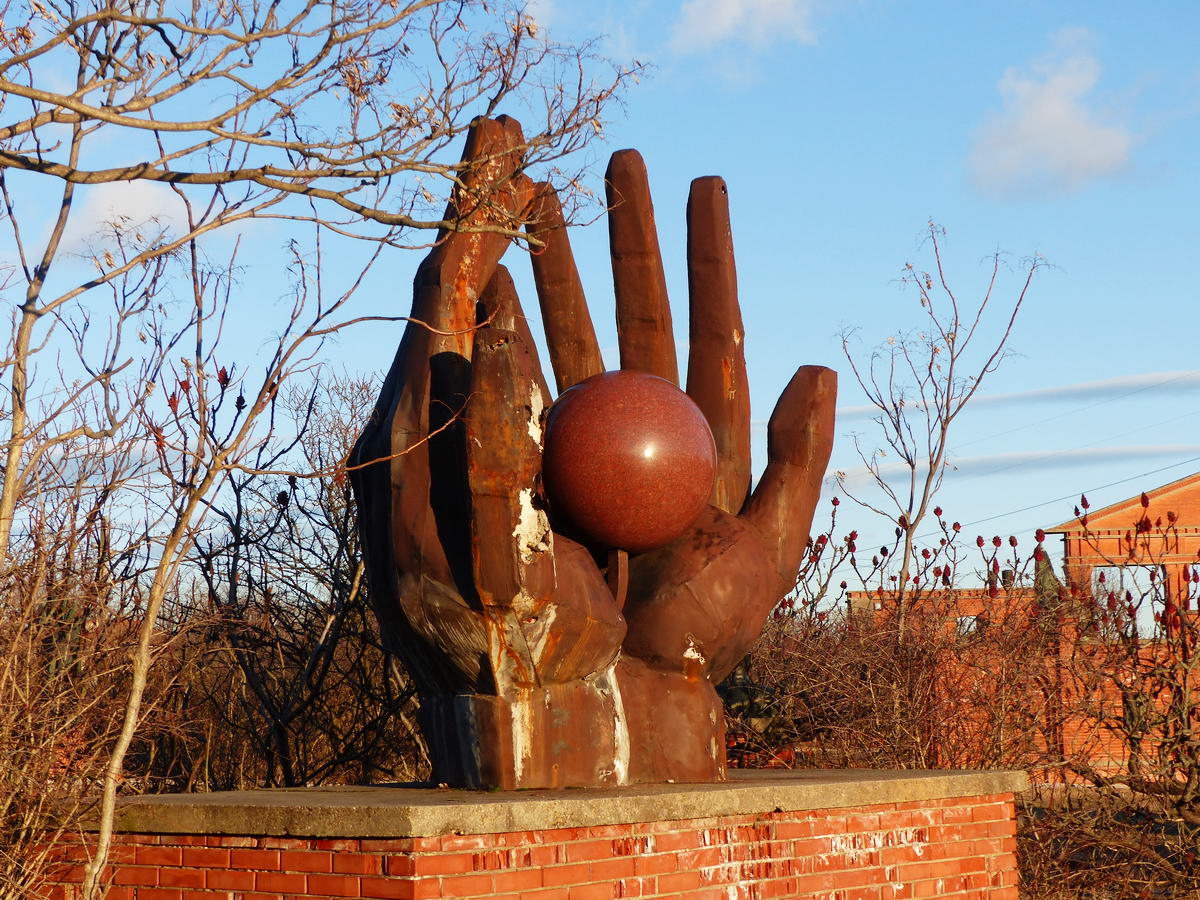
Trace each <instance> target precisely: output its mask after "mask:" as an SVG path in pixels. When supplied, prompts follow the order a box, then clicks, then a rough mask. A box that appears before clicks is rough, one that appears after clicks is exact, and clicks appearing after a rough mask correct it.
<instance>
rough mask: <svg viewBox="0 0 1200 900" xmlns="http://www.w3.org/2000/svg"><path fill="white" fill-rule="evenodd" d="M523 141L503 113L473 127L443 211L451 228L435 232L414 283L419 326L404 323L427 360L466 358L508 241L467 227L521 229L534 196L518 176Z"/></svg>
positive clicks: (528, 184) (527, 182) (516, 126)
mask: <svg viewBox="0 0 1200 900" xmlns="http://www.w3.org/2000/svg"><path fill="white" fill-rule="evenodd" d="M524 144H525V138H524V137H523V135H522V134H521V126H520V124H519V123H518V122H517V121H516V120H515V119H512V118H509V117H508V116H499V117H497V118H495V119H476V120H475V121H474V122H473V123H472V124H471V129H470V131H469V132H468V133H467V142H466V147H465V148H464V149H463V161H462V164H461V165H462V168H461V171H460V174H459V178H458V183H457V184H456V185H455V189H454V191H453V193H452V194H451V197H450V201H449V203H448V204H447V206H446V214H445V218H446V220H447V221H450V222H454V223H455V227H454V229H453V230H448V229H443V230H441V231H439V232H438V238H437V243H436V245H435V246H434V248H433V250H431V251H430V253H429V255H428V256H426V257H425V259H424V261H423V262H422V263H421V267H420V269H419V270H418V272H417V277H416V282H415V285H414V296H413V307H412V317H413V318H414V319H418V320H419V322H410V323H409V325H408V328H407V329H406V331H407V330H412V329H421V330H422V331H423V332H424V333H425V335H426V336H427V337H428V338H429V342H430V344H431V346H430V354H429V355H433V354H434V353H438V352H444V351H451V352H455V353H458V354H460V355H461V356H463V357H464V358H465V359H470V357H471V344H472V334H473V327H474V325H475V301H476V300H477V299H478V297H479V294H480V292H481V291H482V290H483V287H484V285H486V284H487V283H488V281H489V280H490V279H491V277H492V272H493V271H495V268H496V264H497V263H498V262H499V261H500V258H501V257H502V256H503V255H504V253H505V251H506V250H507V249H508V247H509V245H510V243H511V238H510V237H509V236H508V235H506V234H504V233H502V232H499V231H494V230H492V231H478V230H472V229H479V228H494V227H503V228H508V229H514V228H517V227H518V226H519V225H520V216H521V215H522V214H523V213H524V211H525V209H526V207H527V206H528V205H529V199H530V196H531V192H532V182H531V181H530V180H529V178H528V176H526V175H524V174H523V173H522V172H521V171H520V167H521V153H522V150H523V147H524ZM422 323H424V325H426V326H428V327H427V328H422Z"/></svg>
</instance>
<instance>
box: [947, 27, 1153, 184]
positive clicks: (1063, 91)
mask: <svg viewBox="0 0 1200 900" xmlns="http://www.w3.org/2000/svg"><path fill="white" fill-rule="evenodd" d="M1055 44H1056V46H1055V48H1054V50H1053V51H1052V52H1050V53H1049V54H1047V55H1046V56H1043V57H1042V58H1040V59H1038V60H1035V61H1034V62H1033V63H1031V64H1030V65H1028V66H1025V67H1022V68H1011V69H1009V70H1007V71H1006V72H1005V73H1004V77H1002V78H1001V79H1000V83H999V91H1000V96H1001V100H1002V104H1003V106H1002V109H1001V110H1000V111H998V112H995V113H992V114H991V115H990V116H989V117H988V118H987V119H986V120H985V121H984V123H983V125H982V126H980V128H979V129H978V131H977V132H976V134H975V137H974V142H973V146H972V148H971V156H970V160H969V165H970V171H971V177H972V180H973V181H974V183H975V184H976V185H977V186H978V187H979V188H981V189H982V190H984V191H986V192H988V193H990V194H993V195H997V196H1022V195H1030V194H1034V193H1038V192H1044V191H1064V190H1073V189H1077V188H1080V187H1082V186H1083V185H1085V184H1087V183H1088V182H1090V181H1093V180H1095V179H1097V178H1101V177H1103V176H1106V175H1111V174H1113V173H1115V172H1118V171H1120V170H1121V169H1123V168H1124V167H1126V166H1127V165H1128V163H1129V159H1130V154H1131V151H1132V149H1133V145H1134V142H1135V137H1134V135H1133V134H1132V132H1131V131H1130V130H1129V129H1128V128H1127V127H1126V126H1125V125H1123V124H1121V123H1119V122H1117V121H1115V120H1113V119H1112V117H1111V116H1107V115H1105V113H1104V111H1103V110H1102V108H1101V107H1100V105H1099V103H1098V102H1097V101H1096V99H1095V97H1094V96H1093V91H1094V89H1095V87H1096V85H1097V83H1098V82H1099V80H1100V72H1101V66H1100V62H1099V60H1097V59H1096V57H1095V56H1094V55H1093V54H1092V53H1091V52H1090V50H1089V49H1088V46H1087V44H1088V32H1087V31H1086V30H1084V29H1078V28H1076V29H1067V30H1064V31H1062V32H1059V33H1058V34H1057V35H1056V36H1055Z"/></svg>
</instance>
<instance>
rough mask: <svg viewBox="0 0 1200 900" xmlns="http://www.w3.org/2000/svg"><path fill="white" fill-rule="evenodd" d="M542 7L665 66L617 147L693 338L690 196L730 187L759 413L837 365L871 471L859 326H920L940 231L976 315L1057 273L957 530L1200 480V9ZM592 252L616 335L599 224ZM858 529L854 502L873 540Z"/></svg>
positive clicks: (598, 300) (594, 292)
mask: <svg viewBox="0 0 1200 900" xmlns="http://www.w3.org/2000/svg"><path fill="white" fill-rule="evenodd" d="M534 13H535V15H537V16H539V18H540V19H541V21H542V22H543V23H544V24H545V25H547V26H548V27H549V29H550V31H551V33H552V34H555V35H562V36H563V37H573V38H577V37H581V36H583V35H585V34H588V33H593V32H597V31H600V32H603V33H605V34H606V35H607V37H606V39H605V40H606V44H605V49H606V51H607V52H608V53H610V54H612V55H614V56H617V57H622V58H627V57H636V58H638V59H643V60H646V61H649V62H651V63H653V64H654V65H655V67H656V68H655V71H654V72H653V73H652V75H651V76H650V77H649V78H648V79H646V80H645V81H644V83H643V84H642V85H641V86H639V87H638V88H637V89H635V90H633V91H632V92H631V93H630V94H629V96H628V98H627V104H626V113H627V114H626V115H625V116H624V117H623V118H621V117H619V118H618V119H617V120H616V121H613V122H611V123H610V124H609V126H608V129H607V134H606V139H607V143H608V148H609V149H617V148H619V147H625V146H634V147H637V148H639V149H640V150H641V151H642V153H643V154H644V156H645V157H646V162H647V165H648V167H649V170H650V177H651V184H652V186H653V188H654V192H655V206H656V212H657V217H658V224H659V229H660V239H661V241H662V244H663V250H664V254H665V256H666V258H667V273H668V279H669V281H670V285H671V287H672V288H673V294H672V296H673V297H675V298H676V311H675V317H676V318H675V321H676V329H677V333H678V334H679V336H680V338H681V340H682V339H684V338H685V336H686V314H685V313H684V311H683V307H684V302H685V298H686V272H685V268H684V262H683V247H684V238H685V233H684V230H683V210H684V204H685V202H686V195H687V189H688V183H689V181H690V180H691V178H693V177H695V176H697V175H705V174H720V175H722V176H724V177H725V179H726V180H727V182H728V184H729V189H730V195H731V198H732V201H731V202H732V212H733V230H734V240H735V244H736V247H737V254H738V273H739V281H740V287H741V297H742V305H743V309H744V311H745V318H746V331H747V353H748V360H749V366H750V372H751V378H752V384H753V401H754V416H755V419H756V420H760V421H761V420H765V418H766V417H767V416H768V415H769V413H770V409H771V406H772V405H773V403H774V398H775V397H776V396H777V395H778V392H779V390H780V388H781V387H782V385H783V384H784V383H785V382H786V380H787V378H788V377H789V376H790V374H791V372H792V371H793V370H794V369H795V367H796V366H797V365H801V364H804V363H820V364H823V365H828V366H832V367H833V368H835V369H837V370H838V371H839V372H840V373H841V375H842V381H841V384H842V405H843V409H844V413H845V414H844V415H843V416H842V417H841V419H840V421H839V426H838V433H839V439H838V441H837V445H836V446H835V451H834V463H833V466H832V467H833V468H837V469H842V470H846V471H851V472H852V471H853V469H854V468H855V466H856V459H855V457H854V454H853V446H852V444H851V441H850V440H848V439H847V435H848V434H849V433H851V432H855V431H857V432H859V433H860V435H861V439H862V441H863V442H864V444H867V445H871V444H872V443H873V442H874V441H875V435H876V432H875V430H874V426H873V425H872V423H871V422H870V419H869V418H868V417H866V416H863V415H861V414H860V415H855V414H854V413H853V407H856V406H861V404H862V403H863V398H862V396H861V395H860V394H859V393H858V392H857V388H856V387H855V385H854V384H853V382H852V381H851V379H850V377H849V372H848V370H847V366H846V363H845V360H844V358H843V357H842V355H841V349H840V334H841V332H842V331H843V330H844V329H846V328H858V329H859V330H860V336H861V343H860V344H859V345H858V348H859V351H860V355H865V354H867V353H868V352H869V350H870V348H871V347H872V346H873V345H875V344H878V343H879V342H881V341H884V340H886V339H887V338H888V337H889V336H894V335H896V334H899V333H901V332H904V331H907V330H911V329H914V328H916V327H917V326H918V325H919V324H920V309H919V308H918V306H917V300H916V298H915V296H913V295H912V294H910V293H908V292H906V291H905V290H904V289H903V288H902V286H901V285H900V284H899V283H898V281H897V279H898V277H899V275H900V273H901V267H902V266H903V264H904V263H906V262H910V261H911V262H912V263H913V264H914V265H918V266H920V265H922V264H925V265H928V254H927V252H926V251H925V249H924V248H923V245H922V237H923V229H924V225H925V223H926V221H928V220H929V219H933V220H935V221H937V222H938V223H940V224H941V225H942V226H944V227H945V228H946V229H947V237H946V241H945V256H946V259H947V261H948V264H949V268H950V270H951V276H950V277H951V280H952V282H953V284H954V285H955V287H956V289H957V290H958V291H959V292H960V293H961V294H962V295H963V296H964V298H965V299H967V300H969V299H970V298H971V297H974V296H977V295H978V293H979V292H980V291H981V290H982V288H983V286H984V284H985V281H986V276H987V274H988V267H987V258H988V257H989V255H990V254H992V253H993V252H995V251H1001V252H1004V253H1006V254H1010V255H1011V259H1012V260H1013V262H1014V263H1019V261H1020V259H1021V258H1022V257H1025V256H1028V255H1030V254H1034V253H1036V254H1040V255H1041V256H1043V257H1044V258H1045V259H1046V260H1047V262H1048V263H1049V264H1050V266H1049V267H1048V268H1046V269H1044V270H1043V271H1041V272H1040V273H1039V275H1038V277H1037V279H1036V281H1035V284H1034V286H1033V288H1032V290H1031V292H1030V295H1029V298H1028V300H1027V303H1026V306H1025V308H1024V310H1023V312H1022V314H1021V317H1020V318H1019V320H1018V323H1017V326H1016V329H1015V331H1014V334H1013V336H1012V340H1011V348H1012V350H1013V351H1014V355H1013V356H1012V357H1011V358H1010V359H1008V360H1007V361H1006V362H1005V364H1004V365H1003V366H1002V368H1001V369H1000V370H999V371H998V372H996V373H995V374H994V375H992V376H991V377H990V378H989V380H988V382H987V384H986V387H985V389H984V392H983V395H981V397H980V399H979V401H978V402H976V403H975V405H974V406H973V407H972V408H970V409H968V411H967V412H966V413H964V415H963V418H962V419H960V420H959V422H958V424H957V425H956V433H955V436H954V438H953V440H952V442H951V451H952V459H954V460H955V461H956V463H957V466H958V471H956V472H952V473H951V475H950V476H949V477H948V478H947V481H946V484H945V487H944V489H943V492H942V495H941V496H942V503H943V506H944V507H945V508H946V510H947V513H948V515H950V516H952V517H954V518H958V519H961V520H962V521H963V522H964V523H970V522H974V521H976V520H982V519H988V520H989V521H987V522H984V523H981V524H979V526H978V530H981V531H984V532H985V533H987V534H988V535H991V534H993V533H997V532H999V533H1001V534H1008V533H1012V532H1016V533H1018V534H1027V533H1028V532H1030V531H1031V530H1032V529H1034V528H1036V527H1037V526H1039V525H1049V524H1053V523H1056V522H1059V521H1062V520H1064V519H1066V518H1068V517H1069V516H1070V514H1071V507H1072V505H1073V502H1074V501H1073V500H1061V501H1059V502H1056V503H1051V504H1049V505H1045V506H1038V507H1037V508H1035V509H1031V510H1025V511H1023V512H1014V511H1016V510H1022V509H1023V508H1025V507H1029V506H1034V505H1035V504H1041V503H1045V502H1046V501H1054V500H1056V498H1063V497H1069V496H1074V495H1077V494H1078V493H1079V492H1081V491H1084V490H1087V491H1089V492H1090V496H1089V499H1091V500H1093V505H1099V504H1102V503H1105V502H1108V501H1110V500H1116V499H1119V498H1121V497H1124V496H1129V495H1131V494H1135V493H1137V492H1138V491H1140V490H1142V489H1143V488H1147V487H1152V486H1154V485H1157V484H1160V483H1164V482H1166V481H1170V480H1173V479H1174V478H1177V477H1180V476H1182V475H1184V474H1187V473H1188V472H1190V471H1195V470H1196V469H1198V468H1200V460H1197V459H1195V458H1196V457H1200V429H1198V426H1200V390H1198V388H1200V369H1198V366H1200V363H1198V362H1197V354H1196V341H1195V339H1194V337H1193V335H1194V330H1193V327H1192V323H1194V322H1195V320H1196V309H1197V300H1198V299H1200V298H1198V296H1197V294H1198V293H1200V291H1198V289H1197V287H1196V279H1195V277H1194V276H1193V274H1192V271H1191V269H1192V265H1191V263H1192V259H1193V258H1194V254H1195V252H1196V251H1195V245H1196V238H1197V236H1198V229H1197V226H1196V219H1195V209H1196V208H1197V201H1198V200H1200V170H1198V169H1197V167H1196V165H1195V163H1194V159H1195V149H1194V148H1195V147H1196V146H1197V145H1200V115H1198V114H1200V61H1198V60H1197V57H1196V56H1195V52H1194V48H1195V41H1196V38H1197V36H1198V35H1200V9H1198V8H1196V7H1195V6H1194V5H1193V4H1185V3H1156V4H1153V5H1152V6H1149V7H1137V8H1134V7H1130V6H1129V5H1128V4H1118V3H1110V2H1100V3H1097V2H1089V3H1071V2H1053V3H1051V2H1034V0H1027V2H1020V0H1017V2H1007V3H995V4H975V3H970V4H968V3H951V2H921V3H899V2H890V0H862V2H845V3H841V2H832V0H831V2H808V0H686V2H683V3H677V2H669V3H668V2H656V3H615V2H614V3H604V2H600V3H595V2H589V3H579V2H569V0H542V2H540V3H538V4H536V6H535V9H534ZM597 165H598V166H600V167H602V165H603V158H602V157H601V158H600V159H599V160H598V163H597ZM575 244H576V250H577V254H578V255H579V257H580V259H581V268H582V269H583V270H584V278H585V282H586V283H587V284H588V285H589V288H590V291H591V292H590V294H589V298H590V300H591V303H592V305H593V308H594V314H595V316H596V319H597V322H598V325H599V326H600V327H601V328H602V329H603V330H606V332H607V339H606V338H605V337H602V339H601V340H602V343H605V344H606V345H607V346H610V347H611V346H614V345H615V338H614V337H613V336H612V334H613V332H612V327H611V325H610V324H609V321H610V319H611V289H610V288H609V286H608V272H607V265H608V263H607V257H606V255H605V234H604V229H603V226H602V225H599V226H593V227H590V228H586V229H578V230H577V232H576V234H575ZM511 262H513V261H512V260H511V259H510V263H511ZM513 268H519V266H516V265H514V266H513ZM1018 286H1019V285H1018V283H1017V281H1016V280H1014V279H1010V280H1009V281H1008V282H1007V283H1006V284H1002V285H1001V290H1000V292H999V293H998V295H997V298H998V299H999V300H1003V299H1004V298H1005V297H1007V296H1011V295H1012V293H1013V291H1015V290H1016V289H1017V287H1018ZM526 295H530V294H529V292H526ZM756 436H757V438H758V440H757V441H756V447H755V449H756V453H757V454H758V459H757V460H756V465H761V464H762V458H761V457H762V447H763V445H762V428H761V426H759V429H758V434H757V435H756ZM1185 460H1192V461H1191V462H1188V463H1186V464H1184V465H1179V464H1180V463H1182V462H1183V461H1185ZM1168 466H1172V468H1164V467H1168ZM1159 469H1162V470H1163V471H1160V472H1154V471H1153V470H1159ZM1139 475H1141V476H1142V477H1140V478H1135V477H1134V476H1139ZM1129 478H1133V480H1131V481H1128V482H1126V483H1124V484H1118V485H1113V486H1112V487H1110V488H1103V487H1102V486H1104V485H1108V484H1110V483H1112V482H1117V481H1121V480H1123V479H1129ZM859 518H861V519H862V521H861V522H860V521H852V517H851V516H850V514H849V511H848V510H844V512H843V521H844V522H845V523H846V524H847V525H848V526H850V525H853V526H856V527H859V528H860V529H865V530H866V531H867V533H870V531H873V530H874V527H873V526H871V525H870V523H869V521H868V520H867V518H866V517H865V515H864V516H861V517H859ZM883 530H884V531H886V530H890V529H883Z"/></svg>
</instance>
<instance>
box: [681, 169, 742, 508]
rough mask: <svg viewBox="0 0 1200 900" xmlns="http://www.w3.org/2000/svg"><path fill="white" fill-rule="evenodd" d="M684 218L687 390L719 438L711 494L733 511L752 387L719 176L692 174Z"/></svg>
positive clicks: (739, 494) (719, 504)
mask: <svg viewBox="0 0 1200 900" xmlns="http://www.w3.org/2000/svg"><path fill="white" fill-rule="evenodd" d="M687 223H688V237H687V262H688V294H689V297H690V316H689V338H690V340H689V345H690V346H689V352H688V370H687V393H688V396H689V397H691V398H692V400H693V401H694V402H695V403H696V405H697V406H699V407H700V409H701V410H702V411H703V412H704V416H705V418H706V419H708V424H709V427H710V428H711V429H712V433H713V439H714V440H715V441H716V444H717V478H716V482H715V484H714V485H713V492H712V498H711V500H710V502H711V503H712V505H713V506H716V507H718V508H720V509H723V510H725V511H726V512H731V513H737V512H739V511H740V510H741V508H742V504H743V503H745V501H746V494H747V493H748V492H749V490H750V391H749V384H748V381H747V377H746V350H745V344H744V341H743V335H744V331H743V328H742V310H741V307H740V306H739V304H738V293H737V269H736V267H735V265H734V258H733V233H732V230H731V228H730V225H729V192H728V190H727V189H726V187H725V181H724V179H722V178H717V177H713V176H710V177H706V178H697V179H696V180H695V181H693V182H692V188H691V193H690V194H689V195H688V206H687Z"/></svg>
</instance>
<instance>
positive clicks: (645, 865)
mask: <svg viewBox="0 0 1200 900" xmlns="http://www.w3.org/2000/svg"><path fill="white" fill-rule="evenodd" d="M1015 849H1016V839H1015V819H1014V809H1013V795H1012V794H992V795H987V796H978V797H960V798H954V799H949V800H923V801H913V802H907V803H887V804H878V805H873V806H859V807H851V808H844V809H808V810H803V811H796V812H774V813H765V814H755V815H737V816H721V817H714V818H706V819H684V820H676V821H667V822H653V823H641V824H632V825H596V826H585V827H578V828H559V829H550V830H539V831H516V832H508V833H499V834H451V835H445V836H441V837H417V838H386V839H353V838H347V839H337V838H295V837H292V838H278V837H252V836H245V837H241V836H230V835H171V834H158V835H150V834H123V835H120V836H118V837H117V839H116V844H115V847H114V851H113V856H112V859H113V863H114V864H113V867H112V871H111V873H110V875H111V879H112V885H113V886H112V888H111V889H110V890H109V893H108V898H109V900H200V898H210V900H282V898H289V900H290V898H297V900H299V898H345V897H362V898H366V897H370V898H426V897H458V898H472V897H474V898H484V897H487V898H502V900H610V898H624V897H645V898H651V897H677V898H684V900H760V898H761V900H766V898H773V897H822V898H829V900H886V898H906V897H913V898H917V897H956V898H966V897H980V898H982V897H986V898H989V900H1016V898H1017V887H1016V885H1017V869H1016V858H1015ZM86 853H87V845H86V842H80V843H76V844H74V845H71V846H64V847H63V848H62V850H61V852H60V853H59V860H60V861H59V864H58V866H57V869H56V871H55V874H54V875H53V876H52V877H53V878H54V881H53V882H52V883H50V884H48V885H47V887H46V888H45V891H44V894H43V895H44V896H45V897H47V898H50V900H70V898H73V897H75V896H76V894H77V888H75V887H74V885H77V884H78V883H79V880H80V876H81V874H82V866H81V863H80V860H81V859H83V858H85V855H86Z"/></svg>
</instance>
